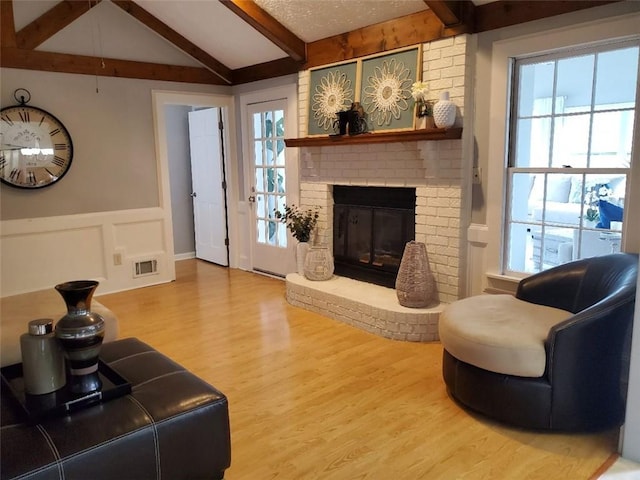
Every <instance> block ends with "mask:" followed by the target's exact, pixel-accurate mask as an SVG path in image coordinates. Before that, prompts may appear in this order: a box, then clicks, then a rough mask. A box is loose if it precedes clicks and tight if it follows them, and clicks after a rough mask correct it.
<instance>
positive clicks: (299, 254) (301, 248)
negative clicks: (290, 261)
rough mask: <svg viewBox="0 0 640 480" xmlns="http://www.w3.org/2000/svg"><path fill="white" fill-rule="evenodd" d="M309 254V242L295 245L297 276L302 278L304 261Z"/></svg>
mask: <svg viewBox="0 0 640 480" xmlns="http://www.w3.org/2000/svg"><path fill="white" fill-rule="evenodd" d="M308 252H309V242H298V245H296V271H297V272H298V275H302V276H304V261H305V259H306V258H307V253H308Z"/></svg>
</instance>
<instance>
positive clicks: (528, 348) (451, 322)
mask: <svg viewBox="0 0 640 480" xmlns="http://www.w3.org/2000/svg"><path fill="white" fill-rule="evenodd" d="M572 315H573V314H572V313H571V312H569V311H567V310H561V309H559V308H553V307H547V306H545V305H538V304H535V303H529V302H525V301H523V300H519V299H517V298H515V297H513V296H511V295H478V296H475V297H469V298H465V299H462V300H459V301H457V302H453V303H451V304H450V305H447V307H446V308H445V310H444V312H443V313H442V314H441V315H440V323H439V333H440V341H441V342H442V345H443V346H444V348H445V349H446V350H447V351H448V352H449V353H450V354H451V355H453V356H454V357H456V358H457V359H459V360H462V361H463V362H466V363H469V364H471V365H475V366H477V367H480V368H483V369H485V370H489V371H490V372H496V373H504V374H507V375H517V376H519V377H541V376H542V375H543V374H544V369H545V365H546V357H545V355H546V354H545V348H544V342H545V340H546V339H547V337H548V335H549V330H550V329H551V327H552V326H554V325H557V324H558V323H560V322H562V321H564V320H566V319H567V318H569V317H571V316H572Z"/></svg>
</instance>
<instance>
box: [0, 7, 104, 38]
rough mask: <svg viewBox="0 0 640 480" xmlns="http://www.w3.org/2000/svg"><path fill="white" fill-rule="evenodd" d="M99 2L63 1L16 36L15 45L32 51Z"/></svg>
mask: <svg viewBox="0 0 640 480" xmlns="http://www.w3.org/2000/svg"><path fill="white" fill-rule="evenodd" d="M99 2H100V0H97V1H93V0H91V1H87V2H77V1H76V2H74V1H64V2H60V3H58V4H56V5H55V6H54V7H53V8H51V9H49V10H47V11H46V12H45V13H43V14H42V15H40V16H39V17H38V18H36V19H35V20H34V21H33V22H31V23H30V24H29V25H27V26H26V27H24V28H23V29H21V30H20V31H19V32H18V33H17V34H16V45H17V46H18V48H23V49H25V50H33V49H34V48H36V47H37V46H39V45H41V44H42V43H44V42H45V41H47V40H48V39H49V38H51V37H53V36H54V35H55V34H56V33H58V32H59V31H60V30H62V29H63V28H64V27H66V26H67V25H69V24H70V23H72V22H73V21H74V20H76V19H77V18H78V17H80V16H81V15H83V14H85V13H87V12H88V11H89V10H90V9H91V8H92V7H94V6H95V5H97V4H98V3H99ZM2 3H5V2H4V1H3V2H2Z"/></svg>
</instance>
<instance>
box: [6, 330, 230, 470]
mask: <svg viewBox="0 0 640 480" xmlns="http://www.w3.org/2000/svg"><path fill="white" fill-rule="evenodd" d="M100 357H101V359H102V360H103V361H104V362H105V363H107V364H108V365H109V366H110V367H111V368H112V369H113V370H115V371H116V372H117V373H119V374H120V375H121V376H122V377H124V378H125V379H126V380H127V381H128V382H129V383H130V384H131V386H132V392H131V394H130V395H125V396H122V397H119V398H116V399H113V400H110V401H108V402H104V403H101V404H97V405H93V406H90V407H87V408H85V409H82V410H78V411H76V412H73V413H71V414H70V415H68V416H63V417H58V418H53V419H49V420H44V421H42V422H41V423H39V424H37V425H29V424H28V422H27V421H26V420H27V419H26V415H25V413H24V412H23V411H21V409H20V406H19V405H18V404H17V402H15V401H14V400H13V397H12V396H11V395H10V392H8V391H5V390H3V391H2V400H1V408H2V411H1V415H2V416H1V424H2V429H1V432H0V433H1V436H0V443H1V444H2V451H1V460H2V463H1V478H2V480H4V479H13V478H21V479H22V478H25V479H27V478H28V479H63V478H64V479H66V480H71V479H92V480H98V479H116V478H117V479H131V480H137V479H145V480H146V479H167V480H177V479H186V478H189V479H194V478H198V479H205V478H206V479H222V478H223V477H224V471H225V469H227V468H228V467H229V465H230V462H231V453H230V451H231V447H230V433H229V415H228V404H227V399H226V397H225V396H224V395H223V394H222V393H220V392H219V391H218V390H216V389H215V388H213V387H211V386H210V385H208V384H207V383H205V382H204V381H202V380H201V379H199V378H198V377H196V376H195V375H193V374H191V373H190V372H188V371H187V370H185V369H184V368H182V367H181V366H180V365H178V364H176V363H175V362H173V361H172V360H170V359H169V358H167V357H166V356H164V355H162V354H161V353H159V352H157V351H156V350H154V349H153V348H151V347H150V346H148V345H146V344H144V343H142V342H140V341H139V340H137V339H134V338H128V339H123V340H117V341H115V342H111V343H107V344H104V345H103V347H102V351H101V355H100Z"/></svg>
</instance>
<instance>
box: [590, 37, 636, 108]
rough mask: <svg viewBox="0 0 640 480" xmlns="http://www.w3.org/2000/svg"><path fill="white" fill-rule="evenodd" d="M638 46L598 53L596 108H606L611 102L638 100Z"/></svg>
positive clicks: (629, 103)
mask: <svg viewBox="0 0 640 480" xmlns="http://www.w3.org/2000/svg"><path fill="white" fill-rule="evenodd" d="M638 50H639V49H638V47H632V48H624V49H620V50H614V51H611V52H604V53H600V54H598V72H597V75H596V97H595V109H596V110H604V109H606V108H607V106H608V105H611V104H625V103H626V104H628V106H630V107H633V105H634V104H635V101H636V85H637V82H638Z"/></svg>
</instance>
